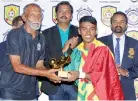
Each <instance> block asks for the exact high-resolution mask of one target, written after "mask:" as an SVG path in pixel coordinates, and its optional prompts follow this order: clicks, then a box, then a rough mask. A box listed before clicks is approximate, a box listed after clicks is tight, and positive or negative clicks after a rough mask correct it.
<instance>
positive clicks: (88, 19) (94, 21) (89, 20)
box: [79, 16, 97, 26]
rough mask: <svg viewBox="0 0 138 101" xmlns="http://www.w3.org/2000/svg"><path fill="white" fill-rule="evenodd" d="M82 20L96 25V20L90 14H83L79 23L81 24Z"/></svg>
mask: <svg viewBox="0 0 138 101" xmlns="http://www.w3.org/2000/svg"><path fill="white" fill-rule="evenodd" d="M82 22H90V23H91V24H94V25H96V26H97V21H96V19H95V18H94V17H92V16H84V17H82V18H81V19H80V21H79V24H81V23H82Z"/></svg>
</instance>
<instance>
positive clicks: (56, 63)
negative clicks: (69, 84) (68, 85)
mask: <svg viewBox="0 0 138 101" xmlns="http://www.w3.org/2000/svg"><path fill="white" fill-rule="evenodd" d="M70 62H71V59H70V56H69V55H68V56H67V57H65V56H61V58H60V59H59V60H56V59H55V58H52V59H51V60H50V62H49V64H50V67H51V68H52V69H60V71H58V73H57V75H58V76H59V77H62V78H65V79H66V78H68V72H67V71H64V70H63V68H64V66H65V65H66V64H69V63H70Z"/></svg>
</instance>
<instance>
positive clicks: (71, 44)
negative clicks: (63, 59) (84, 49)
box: [62, 37, 78, 53]
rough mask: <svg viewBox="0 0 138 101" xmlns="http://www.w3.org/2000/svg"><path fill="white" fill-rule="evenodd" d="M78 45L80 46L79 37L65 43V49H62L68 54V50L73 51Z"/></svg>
mask: <svg viewBox="0 0 138 101" xmlns="http://www.w3.org/2000/svg"><path fill="white" fill-rule="evenodd" d="M77 44H78V37H73V38H71V39H69V40H68V41H67V42H66V43H65V45H64V48H63V49H62V52H63V53H65V52H67V50H68V49H69V48H71V49H73V48H75V47H76V45H77Z"/></svg>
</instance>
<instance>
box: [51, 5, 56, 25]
mask: <svg viewBox="0 0 138 101" xmlns="http://www.w3.org/2000/svg"><path fill="white" fill-rule="evenodd" d="M55 8H56V6H53V7H52V21H53V22H54V23H55V24H56V23H57V19H56V11H55Z"/></svg>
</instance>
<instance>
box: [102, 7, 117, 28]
mask: <svg viewBox="0 0 138 101" xmlns="http://www.w3.org/2000/svg"><path fill="white" fill-rule="evenodd" d="M116 11H117V8H116V7H113V6H104V7H102V8H101V21H102V23H103V24H104V25H106V26H107V27H110V19H111V17H112V15H113V14H114V13H115V12H116Z"/></svg>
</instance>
